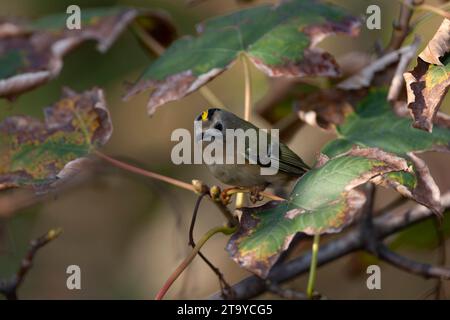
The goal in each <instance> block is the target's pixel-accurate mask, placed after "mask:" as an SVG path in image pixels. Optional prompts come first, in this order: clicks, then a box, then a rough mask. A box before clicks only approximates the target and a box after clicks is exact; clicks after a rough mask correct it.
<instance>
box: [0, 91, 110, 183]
mask: <svg viewBox="0 0 450 320" xmlns="http://www.w3.org/2000/svg"><path fill="white" fill-rule="evenodd" d="M44 114H45V122H41V121H39V120H37V119H35V118H32V117H29V116H12V117H8V118H6V119H5V120H3V122H1V123H0V150H1V156H0V189H4V188H8V187H18V186H23V185H33V186H35V187H38V188H39V190H41V191H45V190H46V188H48V187H49V186H50V185H51V184H52V183H54V182H55V181H56V180H58V179H63V178H70V177H72V176H73V175H74V174H76V173H77V171H78V170H80V166H81V168H82V164H83V162H84V161H85V160H84V157H85V156H87V155H88V154H89V153H90V152H92V151H93V150H94V149H95V148H97V147H99V146H102V145H104V144H105V143H106V142H107V141H108V140H109V138H110V136H111V134H112V123H111V119H110V116H109V112H108V109H107V107H106V102H105V99H104V96H103V91H102V90H101V89H97V88H94V89H92V90H90V91H85V92H83V93H80V94H78V93H76V92H74V91H72V90H70V89H65V90H64V92H63V97H62V99H61V100H59V101H58V102H56V103H55V104H54V105H53V106H51V107H48V108H46V109H45V110H44Z"/></svg>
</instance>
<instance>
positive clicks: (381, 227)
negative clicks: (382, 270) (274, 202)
mask: <svg viewBox="0 0 450 320" xmlns="http://www.w3.org/2000/svg"><path fill="white" fill-rule="evenodd" d="M441 202H442V206H443V207H445V208H450V192H446V193H445V194H444V195H442V196H441ZM433 215H434V214H433V213H432V212H431V210H430V209H428V208H426V207H424V206H422V205H416V206H415V207H413V208H412V209H410V210H406V211H402V212H395V211H394V212H386V213H384V214H382V215H381V216H379V217H377V218H375V219H374V225H375V228H376V230H377V236H378V239H384V238H386V237H387V236H389V235H392V234H394V233H396V232H398V231H400V230H402V229H404V228H406V227H408V226H410V225H412V224H414V223H417V222H419V221H422V220H424V219H426V218H429V217H432V216H433ZM364 245H365V243H364V239H363V237H362V236H361V228H360V227H359V226H357V227H355V228H353V229H352V230H349V231H348V232H347V233H345V234H344V235H342V236H341V237H340V238H338V239H336V240H334V241H332V242H329V243H327V244H325V245H323V246H322V247H321V249H320V251H319V253H318V256H317V262H318V266H321V265H324V264H327V263H329V262H331V261H334V260H336V259H338V258H340V257H343V256H345V255H347V254H349V253H351V252H354V251H356V250H360V249H362V248H364ZM310 262H311V252H308V253H306V254H304V255H302V256H300V257H298V258H296V259H293V260H291V261H289V262H287V263H285V264H282V265H277V266H275V267H274V268H273V269H272V271H271V273H270V274H269V277H268V279H269V280H270V281H272V282H275V283H282V282H286V281H289V280H290V279H292V278H295V277H297V276H299V275H302V274H304V273H305V272H307V271H308V269H309V265H310ZM233 290H234V292H235V298H236V299H250V298H253V297H256V296H258V295H259V294H261V293H263V292H265V291H266V290H267V288H266V284H265V282H264V281H263V280H262V279H260V278H258V277H257V276H250V277H248V278H245V279H244V280H242V281H240V282H239V283H237V284H235V285H234V286H233ZM211 298H212V299H220V295H218V294H214V295H213V296H211Z"/></svg>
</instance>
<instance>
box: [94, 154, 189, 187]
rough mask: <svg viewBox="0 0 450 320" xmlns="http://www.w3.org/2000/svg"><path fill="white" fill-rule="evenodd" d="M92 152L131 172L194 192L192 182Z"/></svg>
mask: <svg viewBox="0 0 450 320" xmlns="http://www.w3.org/2000/svg"><path fill="white" fill-rule="evenodd" d="M94 153H95V155H97V156H98V157H99V158H101V159H103V160H105V161H107V162H109V163H110V164H112V165H114V166H116V167H118V168H121V169H124V170H127V171H130V172H133V173H136V174H140V175H142V176H146V177H149V178H152V179H157V180H160V181H164V182H167V183H169V184H172V185H174V186H176V187H179V188H182V189H185V190H189V191H193V192H195V190H194V187H193V186H192V184H189V183H186V182H183V181H180V180H177V179H174V178H170V177H167V176H164V175H162V174H159V173H155V172H151V171H148V170H144V169H141V168H138V167H135V166H133V165H131V164H128V163H125V162H122V161H120V160H117V159H114V158H112V157H110V156H108V155H106V154H104V153H101V152H100V151H94Z"/></svg>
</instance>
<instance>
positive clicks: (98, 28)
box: [0, 7, 174, 98]
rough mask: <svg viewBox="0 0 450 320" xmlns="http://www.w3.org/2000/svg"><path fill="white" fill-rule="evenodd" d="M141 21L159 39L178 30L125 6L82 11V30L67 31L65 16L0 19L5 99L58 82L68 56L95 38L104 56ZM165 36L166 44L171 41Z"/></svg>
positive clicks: (160, 17)
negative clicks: (118, 38) (130, 25)
mask: <svg viewBox="0 0 450 320" xmlns="http://www.w3.org/2000/svg"><path fill="white" fill-rule="evenodd" d="M137 18H139V21H138V22H139V23H140V24H141V25H143V27H144V28H145V30H147V32H150V33H152V34H153V33H155V35H156V37H157V38H158V37H166V38H167V36H168V37H173V32H174V28H173V26H172V24H171V22H170V20H169V19H168V17H167V16H166V15H165V14H164V13H163V12H160V11H154V10H148V9H135V8H126V7H107V8H95V9H83V11H82V15H81V29H73V30H69V29H67V27H66V19H67V15H66V14H56V15H51V16H47V17H44V18H41V19H39V20H37V21H34V22H32V23H25V22H23V21H14V20H11V19H8V20H5V19H4V20H0V97H7V98H12V97H15V96H17V95H18V94H20V93H22V92H24V91H28V90H31V89H33V88H35V87H37V86H39V85H42V84H43V83H46V82H47V81H49V80H51V79H53V78H55V77H56V76H57V75H58V74H59V73H60V71H61V69H62V66H63V57H64V56H65V55H66V54H67V53H69V52H70V51H72V50H73V49H74V48H76V47H77V46H79V45H80V44H81V43H83V42H84V41H87V40H95V41H96V42H97V43H98V45H97V48H98V50H99V51H101V52H105V51H106V50H108V48H109V47H110V46H111V45H112V43H113V42H114V41H115V40H116V39H117V37H118V36H119V35H120V34H121V33H122V31H124V30H125V28H126V27H127V26H128V25H129V24H130V23H131V22H133V21H134V20H135V19H137ZM166 38H162V39H161V41H163V42H164V41H166V43H167V41H169V40H168V39H166Z"/></svg>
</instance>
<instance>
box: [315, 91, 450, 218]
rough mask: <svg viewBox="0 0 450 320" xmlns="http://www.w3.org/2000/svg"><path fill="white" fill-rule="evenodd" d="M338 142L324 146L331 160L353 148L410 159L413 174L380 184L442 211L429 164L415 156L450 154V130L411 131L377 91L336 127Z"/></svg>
mask: <svg viewBox="0 0 450 320" xmlns="http://www.w3.org/2000/svg"><path fill="white" fill-rule="evenodd" d="M336 132H337V134H338V139H336V140H333V141H331V142H330V143H328V144H327V145H325V146H324V148H323V149H322V152H323V153H324V154H326V155H327V156H329V157H333V156H335V155H338V154H341V153H343V152H346V151H347V150H349V149H350V148H351V147H352V146H354V145H358V146H361V147H373V148H380V149H383V150H385V151H388V152H391V153H395V154H398V155H400V156H402V157H405V158H407V159H409V161H410V164H411V165H412V166H413V167H414V172H412V173H406V172H403V173H396V174H388V175H385V176H384V177H380V179H379V181H378V182H379V183H381V184H385V185H390V186H392V187H394V188H395V189H397V190H398V191H399V192H400V193H402V194H403V195H405V196H407V197H410V198H413V199H414V200H415V201H417V202H419V203H421V204H423V205H425V206H427V207H429V208H430V209H432V210H433V211H434V212H435V213H440V212H441V211H442V208H441V205H440V192H439V188H438V187H437V185H436V183H435V182H434V180H433V178H432V177H431V175H430V172H429V169H428V168H427V166H426V164H425V163H424V162H423V161H422V160H421V159H420V158H418V157H417V156H415V154H414V153H415V152H424V151H429V150H439V151H448V150H450V148H449V146H450V128H448V127H445V126H436V127H435V129H434V130H433V132H432V133H428V132H425V131H422V130H417V129H414V128H413V127H411V119H409V118H406V117H400V116H398V115H397V114H395V113H394V111H393V109H392V107H391V105H390V104H389V103H388V102H387V100H386V90H384V89H381V90H373V91H371V92H370V93H369V95H368V96H367V97H366V98H365V99H363V100H362V101H361V102H360V103H359V104H358V105H357V106H356V107H355V110H354V112H351V113H347V114H346V117H345V120H344V122H343V123H342V124H340V125H337V126H336Z"/></svg>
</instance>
